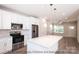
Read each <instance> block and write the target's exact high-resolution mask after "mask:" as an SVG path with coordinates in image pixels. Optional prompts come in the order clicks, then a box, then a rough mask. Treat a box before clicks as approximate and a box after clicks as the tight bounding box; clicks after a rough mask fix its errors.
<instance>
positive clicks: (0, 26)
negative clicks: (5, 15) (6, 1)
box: [0, 10, 2, 29]
mask: <svg viewBox="0 0 79 59" xmlns="http://www.w3.org/2000/svg"><path fill="white" fill-rule="evenodd" d="M0 29H2V10H0Z"/></svg>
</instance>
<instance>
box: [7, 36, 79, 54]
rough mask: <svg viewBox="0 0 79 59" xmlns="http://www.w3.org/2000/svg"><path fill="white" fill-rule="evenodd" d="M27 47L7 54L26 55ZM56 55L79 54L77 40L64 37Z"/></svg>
mask: <svg viewBox="0 0 79 59" xmlns="http://www.w3.org/2000/svg"><path fill="white" fill-rule="evenodd" d="M26 51H27V48H26V46H25V47H23V48H20V49H18V50H15V51H11V52H8V53H7V54H26V53H27V52H26ZM56 54H79V43H78V42H77V39H76V38H71V37H63V38H62V39H61V40H60V41H59V46H58V51H57V52H56Z"/></svg>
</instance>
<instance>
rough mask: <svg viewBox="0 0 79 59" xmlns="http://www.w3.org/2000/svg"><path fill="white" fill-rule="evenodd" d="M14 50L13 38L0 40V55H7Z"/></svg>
mask: <svg viewBox="0 0 79 59" xmlns="http://www.w3.org/2000/svg"><path fill="white" fill-rule="evenodd" d="M11 50H12V38H10V37H8V38H7V37H6V38H2V39H1V40H0V53H6V52H8V51H11Z"/></svg>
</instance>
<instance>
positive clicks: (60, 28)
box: [54, 25, 64, 33]
mask: <svg viewBox="0 0 79 59" xmlns="http://www.w3.org/2000/svg"><path fill="white" fill-rule="evenodd" d="M54 32H55V33H64V27H63V26H62V25H54Z"/></svg>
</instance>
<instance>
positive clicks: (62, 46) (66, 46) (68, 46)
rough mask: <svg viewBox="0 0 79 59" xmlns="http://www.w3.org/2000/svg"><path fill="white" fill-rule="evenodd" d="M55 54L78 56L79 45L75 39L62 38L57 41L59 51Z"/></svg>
mask: <svg viewBox="0 0 79 59" xmlns="http://www.w3.org/2000/svg"><path fill="white" fill-rule="evenodd" d="M56 53H59V54H60V53H61V54H62V53H64V54H69V53H70V54H78V53H79V43H78V42H77V39H76V38H71V37H63V38H62V39H61V40H60V41H59V49H58V51H57V52H56Z"/></svg>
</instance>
